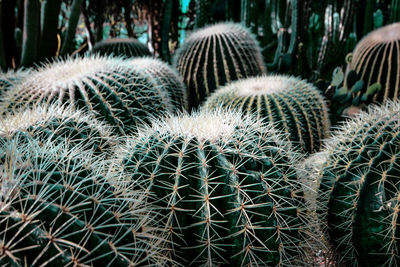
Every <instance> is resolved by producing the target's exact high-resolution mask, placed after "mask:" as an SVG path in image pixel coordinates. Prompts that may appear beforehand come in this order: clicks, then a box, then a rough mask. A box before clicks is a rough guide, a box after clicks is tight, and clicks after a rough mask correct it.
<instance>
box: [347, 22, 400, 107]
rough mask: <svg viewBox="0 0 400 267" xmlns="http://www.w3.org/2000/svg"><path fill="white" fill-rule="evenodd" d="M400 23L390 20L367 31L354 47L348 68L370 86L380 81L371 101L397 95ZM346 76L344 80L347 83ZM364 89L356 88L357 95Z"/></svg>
mask: <svg viewBox="0 0 400 267" xmlns="http://www.w3.org/2000/svg"><path fill="white" fill-rule="evenodd" d="M399 32H400V23H394V24H390V25H388V26H385V27H382V28H379V29H377V30H375V31H373V32H371V33H369V34H368V35H366V36H365V37H364V38H363V39H362V40H361V41H360V42H359V43H358V44H357V46H356V48H355V49H354V51H353V54H352V59H351V61H350V63H349V64H348V66H347V71H346V72H349V71H351V70H354V71H356V72H357V74H358V75H359V76H360V78H361V80H363V81H364V83H365V84H366V86H365V88H369V87H370V86H371V85H373V84H375V83H380V85H381V90H380V91H379V92H377V93H376V94H375V95H374V96H373V99H372V100H373V101H374V102H384V101H386V100H388V99H399V88H400V34H399ZM346 83H348V82H347V80H346V81H345V86H346ZM365 92H366V90H365V89H364V90H362V91H360V92H357V93H356V94H355V95H357V96H360V95H362V94H363V93H365Z"/></svg>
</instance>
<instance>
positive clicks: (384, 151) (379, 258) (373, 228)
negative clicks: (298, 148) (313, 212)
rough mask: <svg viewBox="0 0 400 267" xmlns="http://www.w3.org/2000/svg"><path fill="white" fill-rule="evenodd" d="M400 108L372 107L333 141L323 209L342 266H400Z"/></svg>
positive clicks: (322, 175) (327, 154)
mask: <svg viewBox="0 0 400 267" xmlns="http://www.w3.org/2000/svg"><path fill="white" fill-rule="evenodd" d="M399 132H400V104H399V103H398V102H392V101H390V100H388V101H387V103H386V104H385V105H384V106H370V107H369V109H368V112H361V113H360V114H359V115H358V116H357V117H355V118H353V119H352V120H348V121H347V122H346V123H345V124H344V125H342V126H341V127H340V128H339V129H338V130H337V131H336V132H335V134H334V135H333V136H332V137H331V138H330V139H328V140H327V145H326V148H325V149H324V152H323V153H322V154H321V157H322V160H323V164H322V165H321V166H320V167H319V170H318V172H316V173H317V178H318V179H319V181H320V186H319V191H318V199H317V207H318V210H317V211H318V214H319V217H320V219H321V223H322V225H323V226H324V232H325V233H327V236H328V237H329V240H330V243H331V244H332V245H333V247H334V248H335V251H336V253H337V254H338V260H339V262H341V263H345V264H349V265H353V266H398V265H399V264H400V260H399V256H400V251H399V231H398V229H397V226H398V224H399V221H398V220H399V216H398V215H399V210H400V208H399V206H400V204H399V199H400V197H399V196H400V187H399V186H400V184H399V177H400V134H399Z"/></svg>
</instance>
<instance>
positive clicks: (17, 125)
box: [0, 105, 117, 154]
mask: <svg viewBox="0 0 400 267" xmlns="http://www.w3.org/2000/svg"><path fill="white" fill-rule="evenodd" d="M14 136H18V137H19V138H20V141H21V142H22V137H23V136H26V137H28V138H35V139H37V140H41V142H43V143H45V142H59V141H63V140H65V139H67V140H68V142H69V144H70V145H72V146H73V145H77V144H78V145H82V142H84V144H85V147H87V148H88V149H92V150H93V151H94V153H95V154H100V153H105V154H110V153H111V149H112V148H113V147H114V146H115V145H117V141H116V140H115V139H116V138H115V137H114V135H113V133H112V129H111V127H110V126H108V125H106V124H104V123H102V122H100V121H98V120H96V119H95V118H94V115H93V114H85V113H83V112H81V111H79V110H72V108H71V107H60V106H58V105H50V106H46V105H43V106H38V107H35V108H32V109H27V110H21V111H16V112H11V113H9V114H6V115H5V116H4V117H3V118H1V119H0V139H9V138H13V137H14Z"/></svg>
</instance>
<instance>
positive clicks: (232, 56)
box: [174, 23, 265, 108]
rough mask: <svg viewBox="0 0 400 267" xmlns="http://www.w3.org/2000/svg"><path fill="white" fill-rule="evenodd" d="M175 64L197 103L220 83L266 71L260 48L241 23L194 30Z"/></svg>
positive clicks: (190, 105)
mask: <svg viewBox="0 0 400 267" xmlns="http://www.w3.org/2000/svg"><path fill="white" fill-rule="evenodd" d="M174 65H175V66H176V68H177V70H178V72H179V73H181V75H182V76H183V80H184V82H185V83H186V85H187V87H188V94H189V107H190V108H193V107H197V106H198V105H199V104H200V103H201V102H202V101H203V100H204V98H205V97H206V96H209V95H210V94H211V93H212V92H213V91H214V90H215V89H216V88H217V87H219V86H222V85H225V84H226V83H228V82H230V81H234V80H238V79H242V78H246V77H251V76H257V75H261V74H263V73H265V67H264V63H263V59H262V55H261V52H260V48H259V46H258V44H257V42H256V40H255V39H254V37H253V36H252V34H251V33H250V32H249V31H248V30H247V29H246V28H244V27H243V26H241V25H240V24H235V23H219V24H215V25H212V26H208V27H205V28H202V29H200V30H198V31H196V32H194V33H193V34H192V35H190V37H189V38H188V39H186V40H185V42H184V43H183V45H182V46H181V47H180V48H179V50H178V51H177V52H176V55H175V58H174Z"/></svg>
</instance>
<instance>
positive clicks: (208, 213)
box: [118, 109, 311, 266]
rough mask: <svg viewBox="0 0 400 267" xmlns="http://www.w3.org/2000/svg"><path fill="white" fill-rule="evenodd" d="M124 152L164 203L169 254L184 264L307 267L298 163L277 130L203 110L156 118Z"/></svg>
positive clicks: (135, 176)
mask: <svg viewBox="0 0 400 267" xmlns="http://www.w3.org/2000/svg"><path fill="white" fill-rule="evenodd" d="M152 125H153V126H147V127H145V128H143V129H141V131H139V133H138V136H136V137H133V138H130V139H128V142H127V144H126V145H125V148H124V149H122V151H120V152H119V153H118V154H119V155H120V156H119V158H120V159H121V162H122V165H123V166H125V167H124V168H125V170H126V172H127V173H128V174H129V173H130V175H131V177H132V181H141V182H143V183H144V184H146V186H145V188H146V192H147V193H148V194H149V202H151V203H155V204H157V205H159V206H160V212H162V213H163V214H164V216H165V228H166V229H167V231H168V233H169V237H168V239H169V240H170V242H171V248H172V250H171V256H172V257H173V259H175V260H177V261H178V262H180V263H181V264H182V265H184V266H189V265H194V266H203V265H207V266H217V265H218V266H219V265H221V264H222V265H225V264H227V265H229V266H261V265H262V266H265V265H268V266H275V265H283V266H287V265H296V263H299V262H297V260H300V262H305V260H306V259H305V257H306V256H305V255H304V254H303V253H304V250H303V247H302V246H303V245H307V244H306V243H307V242H305V236H304V235H303V234H305V232H306V231H307V227H310V225H311V224H309V223H307V222H306V218H305V217H303V209H304V206H303V204H304V199H303V191H302V188H301V184H300V183H299V181H298V178H297V174H296V169H295V168H294V164H295V163H296V162H297V161H298V160H299V159H300V156H299V154H297V152H295V151H294V150H293V148H292V147H291V145H290V143H288V142H285V141H284V139H283V138H282V137H283V136H282V135H281V134H279V133H278V132H277V131H275V129H274V128H272V126H270V125H269V124H265V123H263V122H262V121H260V120H256V119H255V118H253V117H251V116H249V115H245V114H241V113H240V112H233V111H224V110H222V109H219V110H214V111H205V110H200V111H196V112H193V113H192V115H190V116H189V115H181V116H175V117H174V116H170V117H167V118H165V119H164V120H161V121H153V124H152Z"/></svg>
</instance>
